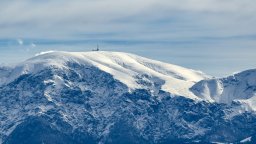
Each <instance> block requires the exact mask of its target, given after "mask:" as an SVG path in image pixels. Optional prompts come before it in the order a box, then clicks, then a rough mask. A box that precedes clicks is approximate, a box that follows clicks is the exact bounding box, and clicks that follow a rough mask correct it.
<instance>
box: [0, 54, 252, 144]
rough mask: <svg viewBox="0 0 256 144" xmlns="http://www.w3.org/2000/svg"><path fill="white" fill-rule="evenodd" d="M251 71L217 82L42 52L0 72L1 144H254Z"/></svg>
mask: <svg viewBox="0 0 256 144" xmlns="http://www.w3.org/2000/svg"><path fill="white" fill-rule="evenodd" d="M254 71H255V70H250V71H245V72H242V73H239V74H237V75H234V76H231V77H228V78H222V79H214V78H211V77H209V76H207V75H205V74H203V73H202V72H199V71H195V70H191V69H187V68H183V67H180V66H176V65H172V64H167V63H163V62H159V61H155V60H150V59H147V58H143V57H140V56H137V55H133V54H127V53H121V52H104V51H94V52H47V53H41V54H38V55H37V56H36V57H33V58H31V59H28V60H27V61H25V62H22V63H20V64H18V65H17V66H15V67H14V68H1V69H0V143H4V144H13V143H35V144H37V143H38V144H41V143H78V144H79V143H81V144H82V143H111V144H112V143H152V144H155V143H214V142H223V143H231V142H232V143H238V142H240V141H241V142H243V141H245V140H250V141H251V142H254V141H255V136H256V114H255V111H254V109H253V108H252V106H253V104H254V103H253V102H254V96H255V95H254V94H255V75H254ZM246 86H247V87H246ZM237 92H239V93H237Z"/></svg>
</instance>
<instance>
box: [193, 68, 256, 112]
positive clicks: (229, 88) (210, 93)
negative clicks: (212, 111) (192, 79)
mask: <svg viewBox="0 0 256 144" xmlns="http://www.w3.org/2000/svg"><path fill="white" fill-rule="evenodd" d="M191 90H192V91H193V92H194V94H195V95H197V96H199V97H200V98H202V99H205V100H209V101H211V102H218V103H226V104H231V103H232V102H240V103H244V104H246V105H247V106H248V107H249V108H250V109H252V110H256V69H251V70H247V71H243V72H240V73H237V74H234V75H232V76H229V77H227V78H220V79H209V80H202V81H200V82H198V83H197V84H195V85H194V86H193V87H192V88H191Z"/></svg>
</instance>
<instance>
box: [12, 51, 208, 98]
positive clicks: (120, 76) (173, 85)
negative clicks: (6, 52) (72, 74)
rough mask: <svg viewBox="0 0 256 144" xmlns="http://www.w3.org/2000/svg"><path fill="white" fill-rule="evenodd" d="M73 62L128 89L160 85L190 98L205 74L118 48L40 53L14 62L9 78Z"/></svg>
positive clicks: (193, 96) (163, 88)
mask: <svg viewBox="0 0 256 144" xmlns="http://www.w3.org/2000/svg"><path fill="white" fill-rule="evenodd" d="M68 62H74V63H77V64H79V65H91V66H95V67H97V68H99V69H100V70H102V71H105V72H107V73H109V74H111V75H113V77H114V78H115V79H117V80H119V81H120V82H122V83H124V84H125V85H127V86H128V88H129V89H130V90H134V89H143V88H145V83H147V82H148V83H152V82H153V83H155V84H156V85H159V87H156V88H154V89H152V93H157V92H158V91H159V90H160V89H162V90H164V91H167V92H170V93H171V94H173V95H180V96H186V97H188V98H191V99H197V97H196V96H195V95H194V94H193V93H191V92H190V91H189V88H190V87H191V86H192V85H193V84H195V83H196V82H198V81H200V80H202V79H205V78H207V76H206V75H205V74H203V73H202V72H199V71H195V70H191V69H187V68H183V67H180V66H176V65H172V64H167V63H163V62H159V61H155V60H150V59H147V58H143V57H140V56H137V55H134V54H128V53H122V52H106V51H97V52H49V53H42V54H39V55H37V56H36V57H34V58H32V59H29V60H27V61H25V62H24V63H22V64H20V65H19V66H17V67H16V68H15V69H14V70H13V72H12V74H11V76H10V78H9V81H7V82H10V81H13V80H14V79H16V78H17V77H19V76H20V75H23V74H28V73H37V72H38V71H40V70H42V69H45V68H46V67H49V66H53V67H56V68H60V69H68V67H67V66H66V64H67V63H68Z"/></svg>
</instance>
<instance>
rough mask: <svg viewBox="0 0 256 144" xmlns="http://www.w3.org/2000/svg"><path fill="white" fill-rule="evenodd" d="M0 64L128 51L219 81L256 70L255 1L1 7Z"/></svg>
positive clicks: (95, 1)
mask: <svg viewBox="0 0 256 144" xmlns="http://www.w3.org/2000/svg"><path fill="white" fill-rule="evenodd" d="M0 3H1V4H0V64H1V63H2V64H15V63H18V62H21V61H23V60H25V59H27V58H29V57H32V56H34V55H35V54H36V53H39V52H41V51H48V50H62V51H63V50H65V51H88V50H91V49H92V48H95V47H96V45H97V43H99V44H100V47H101V49H103V50H113V51H124V52H131V53H135V54H139V55H142V56H145V57H149V58H153V59H158V60H161V61H165V62H169V63H173V64H178V65H181V66H184V67H189V68H193V69H197V70H202V71H204V72H205V73H207V74H210V75H214V76H225V75H229V74H232V73H233V72H237V71H241V70H245V69H250V68H256V63H255V61H256V54H255V53H256V28H255V25H256V16H255V13H256V2H255V1H254V0H129V1H123V0H73V1H69V0H23V1H20V0H12V1H10V0H0Z"/></svg>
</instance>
